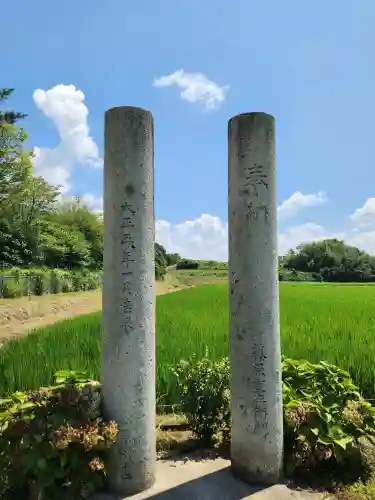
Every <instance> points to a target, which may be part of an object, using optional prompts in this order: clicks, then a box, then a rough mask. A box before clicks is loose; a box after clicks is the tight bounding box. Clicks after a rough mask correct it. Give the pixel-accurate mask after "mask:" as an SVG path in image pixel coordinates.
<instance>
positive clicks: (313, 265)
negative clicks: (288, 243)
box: [280, 239, 375, 282]
mask: <svg viewBox="0 0 375 500" xmlns="http://www.w3.org/2000/svg"><path fill="white" fill-rule="evenodd" d="M280 268H281V270H292V271H294V272H302V273H308V274H309V275H310V276H311V277H312V279H314V280H317V281H337V282H373V281H375V257H374V256H372V255H369V254H368V253H366V252H364V251H362V250H359V249H358V248H356V247H353V246H350V245H346V244H345V243H344V242H343V241H340V240H338V239H326V240H321V241H314V242H312V243H305V244H302V245H299V246H298V247H297V248H296V249H295V250H290V251H289V252H288V253H287V254H286V255H285V256H284V257H282V258H281V259H280Z"/></svg>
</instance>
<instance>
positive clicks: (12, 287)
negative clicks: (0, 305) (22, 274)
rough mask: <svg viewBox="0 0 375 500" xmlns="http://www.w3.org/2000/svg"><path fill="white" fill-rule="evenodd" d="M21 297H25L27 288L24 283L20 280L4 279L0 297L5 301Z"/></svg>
mask: <svg viewBox="0 0 375 500" xmlns="http://www.w3.org/2000/svg"><path fill="white" fill-rule="evenodd" d="M26 285H27V284H26ZM25 292H26V293H25ZM23 295H27V286H26V287H25V283H24V280H22V278H20V279H17V278H7V279H4V281H3V290H2V296H3V297H4V298H5V299H14V298H16V297H22V296H23Z"/></svg>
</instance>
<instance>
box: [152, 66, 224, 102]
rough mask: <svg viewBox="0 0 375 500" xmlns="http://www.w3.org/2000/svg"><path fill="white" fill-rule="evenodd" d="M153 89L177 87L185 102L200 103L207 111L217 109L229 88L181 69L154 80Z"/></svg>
mask: <svg viewBox="0 0 375 500" xmlns="http://www.w3.org/2000/svg"><path fill="white" fill-rule="evenodd" d="M153 85H154V87H172V86H175V87H178V88H179V89H180V90H181V93H180V96H181V98H182V99H184V100H185V101H188V102H191V103H196V102H202V103H203V104H204V107H205V109H206V110H207V111H212V110H214V109H217V108H218V107H219V106H220V104H221V103H223V102H224V101H225V98H226V95H227V93H228V90H229V86H228V85H225V86H222V87H221V86H220V85H218V84H217V83H215V82H213V81H212V80H210V79H209V78H207V76H206V75H204V74H202V73H187V72H186V71H184V70H183V69H180V70H178V71H175V72H174V73H171V74H170V75H166V76H162V77H160V78H156V79H155V80H154V84H153Z"/></svg>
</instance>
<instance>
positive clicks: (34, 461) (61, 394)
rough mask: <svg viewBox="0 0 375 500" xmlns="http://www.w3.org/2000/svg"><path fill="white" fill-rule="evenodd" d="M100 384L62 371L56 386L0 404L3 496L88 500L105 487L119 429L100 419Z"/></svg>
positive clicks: (0, 494)
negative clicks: (109, 455)
mask: <svg viewBox="0 0 375 500" xmlns="http://www.w3.org/2000/svg"><path fill="white" fill-rule="evenodd" d="M100 400H101V398H100V385H99V383H97V382H94V381H90V380H87V379H86V378H84V376H82V375H80V374H76V373H74V372H58V373H57V374H56V376H55V384H54V385H53V386H52V387H47V388H41V389H39V390H37V391H32V392H29V393H21V392H16V393H14V394H12V396H11V397H10V398H8V399H4V400H1V401H0V498H2V499H4V500H8V499H9V500H10V499H15V498H22V499H24V498H25V499H26V498H30V499H32V500H34V499H35V500H50V499H51V500H52V499H60V498H66V499H68V498H69V499H75V498H77V499H78V498H87V497H88V496H89V495H91V494H92V493H93V492H94V491H95V490H96V489H97V488H99V487H100V486H101V485H102V484H103V480H104V477H105V463H104V461H103V456H104V452H105V450H106V449H108V448H109V447H110V446H111V445H112V443H113V442H114V441H115V439H116V436H117V426H116V424H115V423H114V422H104V421H103V420H102V418H101V416H100Z"/></svg>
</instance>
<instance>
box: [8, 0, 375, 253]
mask: <svg viewBox="0 0 375 500" xmlns="http://www.w3.org/2000/svg"><path fill="white" fill-rule="evenodd" d="M2 18H3V19H4V20H5V23H2V36H3V39H5V40H8V42H9V45H8V49H7V51H6V52H5V51H3V54H2V59H1V66H0V67H1V70H2V75H3V77H2V79H1V80H2V81H1V85H2V86H6V87H14V88H15V89H16V91H15V95H14V98H13V99H12V101H11V103H10V104H12V106H13V107H14V108H16V109H17V110H20V111H23V112H26V113H28V115H29V116H28V118H27V120H25V122H24V124H23V125H24V127H25V128H26V130H27V131H28V133H29V142H30V146H32V147H35V148H36V153H37V154H36V159H35V166H36V171H37V172H38V173H39V174H41V175H44V176H45V177H46V178H47V179H48V180H50V181H52V182H56V183H62V184H63V185H64V186H65V192H64V194H65V195H66V196H71V195H75V194H80V195H85V196H86V200H87V202H88V203H90V204H91V206H92V207H93V208H95V209H98V210H99V209H100V208H101V203H102V200H101V197H102V175H103V172H102V167H101V156H102V153H103V151H102V145H103V116H104V112H105V110H106V109H108V108H110V107H112V106H119V105H135V106H141V107H144V108H146V109H149V110H151V111H152V113H153V116H154V120H155V134H156V137H155V141H156V142H155V172H156V181H155V182H156V185H155V187H156V218H157V224H156V229H157V239H158V241H160V242H161V243H163V244H164V245H165V246H166V247H167V249H168V250H169V251H179V252H181V253H183V254H184V255H186V256H190V257H195V258H199V257H201V258H205V257H207V258H219V259H226V257H227V253H226V252H227V250H226V249H227V225H226V221H227V122H228V120H229V118H231V117H232V116H234V115H236V114H237V113H241V112H248V111H265V112H268V113H271V114H273V115H274V116H275V117H276V126H277V183H278V184H277V186H278V203H279V215H280V217H279V251H280V252H281V253H283V252H285V251H286V250H287V249H288V248H289V247H291V246H294V245H297V244H298V243H300V242H301V241H309V240H312V239H314V238H319V237H331V236H338V237H340V238H343V239H345V240H346V241H347V242H348V243H351V244H355V245H357V246H360V247H361V248H364V249H366V250H368V251H370V252H372V253H375V169H374V160H373V143H374V142H375V127H374V123H373V120H372V117H373V116H374V113H375V63H374V62H373V57H372V56H373V53H374V51H375V31H374V29H373V25H374V19H375V2H374V1H373V0H361V1H360V2H349V1H347V2H339V1H338V0H330V1H329V2H326V1H323V0H316V1H315V2H307V1H302V2H301V1H297V0H286V1H284V2H281V1H280V0H262V1H254V0H237V1H235V2H230V1H229V0H225V1H224V0H216V1H215V2H213V1H211V2H208V1H206V2H202V1H198V0H191V1H190V2H182V1H178V0H159V1H158V2H152V1H151V0H148V1H146V0H138V1H137V2H131V1H129V0H125V1H120V0H116V1H115V0H107V1H106V2H103V1H99V0H91V1H90V2H88V1H75V2H73V1H72V0H66V1H65V2H64V3H63V4H54V3H53V2H47V1H46V0H37V1H36V2H28V1H26V0H23V1H21V0H13V3H10V2H9V3H7V5H4V6H3V8H2ZM4 52H5V53H4ZM178 72H179V73H178ZM171 75H172V76H171ZM162 77H166V79H164V81H165V82H166V83H168V84H169V85H165V86H160V87H158V86H155V85H153V84H154V82H155V80H156V79H160V78H162ZM197 82H198V84H197ZM179 85H185V87H183V88H181V87H179ZM184 90H185V93H184V94H182V92H184ZM186 96H188V98H189V100H186ZM184 97H185V98H184ZM207 101H208V102H211V103H213V104H214V109H211V110H207V109H206V108H207ZM184 178H186V179H187V181H186V182H184V181H183V179H184ZM189 179H194V181H189ZM187 221H189V222H187Z"/></svg>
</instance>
